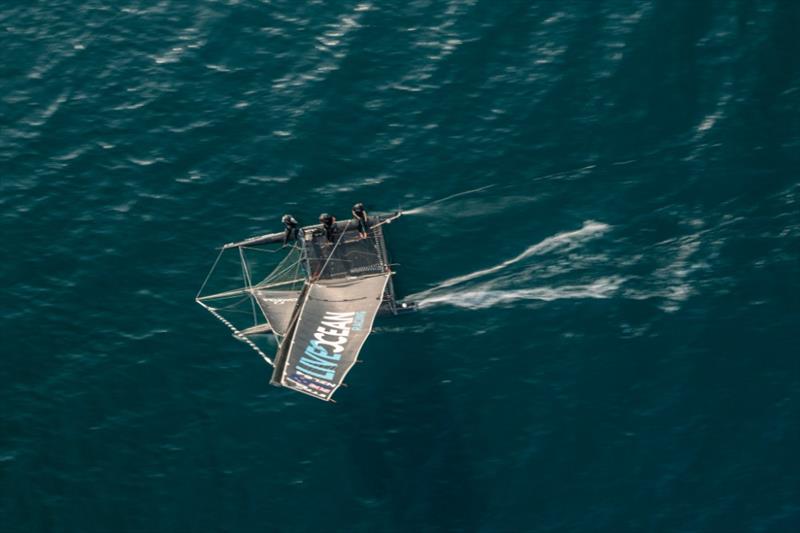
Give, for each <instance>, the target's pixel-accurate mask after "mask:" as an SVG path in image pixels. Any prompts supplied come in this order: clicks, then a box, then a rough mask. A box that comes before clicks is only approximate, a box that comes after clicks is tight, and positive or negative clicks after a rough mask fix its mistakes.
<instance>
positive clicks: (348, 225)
mask: <svg viewBox="0 0 800 533" xmlns="http://www.w3.org/2000/svg"><path fill="white" fill-rule="evenodd" d="M350 222H352V219H351V220H348V221H347V224H345V225H344V229H343V230H342V233H341V235H339V238H338V239H336V244H334V245H333V249H332V250H331V253H329V254H328V258H327V259H326V260H325V263H324V264H323V265H322V268H321V269H320V271H319V274H317V277H319V276H321V275H322V273H323V272H325V268H326V267H327V266H328V262H329V261H330V260H331V257H333V253H334V252H335V251H336V248H337V247H338V246H339V243H340V242H342V238H343V237H344V234H345V233H347V229H348V228H349V227H350Z"/></svg>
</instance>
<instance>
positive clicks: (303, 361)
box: [292, 311, 366, 381]
mask: <svg viewBox="0 0 800 533" xmlns="http://www.w3.org/2000/svg"><path fill="white" fill-rule="evenodd" d="M365 315H366V313H365V312H364V311H359V312H356V313H353V312H349V313H333V312H327V313H325V316H323V318H322V324H321V325H320V326H319V327H318V328H317V331H316V332H315V333H314V339H313V340H311V341H309V343H308V346H306V349H305V350H304V351H303V355H302V356H301V357H300V360H299V361H298V362H297V367H296V370H297V373H301V374H302V373H305V374H307V375H308V376H312V377H314V378H319V379H322V380H326V381H332V380H333V379H334V377H335V376H336V370H337V367H338V362H339V361H340V360H341V358H342V352H343V351H344V347H345V345H346V344H347V341H348V340H349V336H350V331H358V330H360V329H361V328H362V327H363V324H364V316H365ZM326 346H327V347H329V348H326ZM297 373H295V374H293V376H292V379H294V376H297V375H298V374H297ZM295 381H296V380H295Z"/></svg>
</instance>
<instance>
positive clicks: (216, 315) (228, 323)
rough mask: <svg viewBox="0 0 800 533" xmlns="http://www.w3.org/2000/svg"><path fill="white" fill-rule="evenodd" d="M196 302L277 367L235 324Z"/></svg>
mask: <svg viewBox="0 0 800 533" xmlns="http://www.w3.org/2000/svg"><path fill="white" fill-rule="evenodd" d="M196 301H197V303H199V304H200V305H202V306H203V307H205V308H206V310H207V311H208V312H209V313H211V314H212V315H214V316H215V317H217V319H219V321H220V322H222V323H223V324H225V325H226V326H228V328H229V329H230V330H231V331H232V332H233V334H234V336H235V337H236V338H237V339H239V340H241V341H243V342H245V343H246V344H247V345H248V346H250V347H251V348H252V349H253V350H255V351H256V353H258V355H260V356H261V358H262V359H264V361H266V362H267V364H269V365H270V366H275V364H274V363H273V362H272V359H270V358H269V356H268V355H267V354H265V353H264V352H263V351H262V350H261V348H259V347H258V345H256V343H254V342H253V341H251V340H250V339H248V338H247V336H246V335H245V334H244V333H242V332H241V331H239V330H238V329H236V326H234V325H233V324H231V323H230V322H229V321H228V320H226V319H225V317H223V316H222V315H220V314H219V313H217V312H216V311H214V310H213V309H212V308H210V307H209V306H207V305H206V304H204V303H203V302H201V301H200V300H196Z"/></svg>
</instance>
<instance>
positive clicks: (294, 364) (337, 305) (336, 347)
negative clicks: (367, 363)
mask: <svg viewBox="0 0 800 533" xmlns="http://www.w3.org/2000/svg"><path fill="white" fill-rule="evenodd" d="M389 276H390V274H388V273H385V274H377V275H371V276H363V277H359V278H351V279H331V280H322V281H318V282H316V283H313V284H311V285H310V287H309V289H308V291H307V292H306V294H305V299H304V301H303V302H301V304H300V311H299V313H298V318H297V325H296V326H295V328H294V332H293V335H292V337H291V341H290V342H289V343H288V344H286V349H285V352H286V358H285V362H284V364H283V366H282V367H278V366H277V365H276V367H275V372H276V373H279V375H280V378H279V379H277V380H275V381H278V382H279V383H280V384H281V385H282V386H284V387H288V388H290V389H294V390H296V391H299V392H302V393H305V394H310V395H312V396H314V397H317V398H320V399H323V400H330V399H331V396H332V395H333V393H334V392H336V389H338V388H339V387H340V386H341V384H342V382H343V381H344V378H345V376H346V375H347V373H348V372H349V371H350V369H351V368H352V367H353V365H355V363H356V360H357V359H358V354H359V352H360V351H361V347H362V346H363V345H364V341H366V340H367V337H368V336H369V334H370V333H371V331H372V323H373V322H374V320H375V315H377V314H378V309H379V308H380V306H381V303H382V301H383V294H384V291H385V289H386V284H387V282H388V281H389Z"/></svg>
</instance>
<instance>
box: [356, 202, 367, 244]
mask: <svg viewBox="0 0 800 533" xmlns="http://www.w3.org/2000/svg"><path fill="white" fill-rule="evenodd" d="M353 218H355V219H356V224H358V234H359V235H361V238H362V239H366V238H367V231H369V219H368V217H367V212H366V211H365V210H364V204H362V203H361V202H359V203H357V204H356V205H354V206H353Z"/></svg>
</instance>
